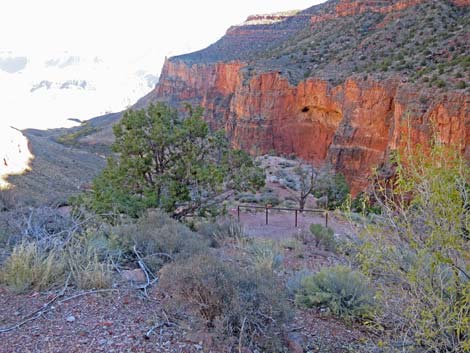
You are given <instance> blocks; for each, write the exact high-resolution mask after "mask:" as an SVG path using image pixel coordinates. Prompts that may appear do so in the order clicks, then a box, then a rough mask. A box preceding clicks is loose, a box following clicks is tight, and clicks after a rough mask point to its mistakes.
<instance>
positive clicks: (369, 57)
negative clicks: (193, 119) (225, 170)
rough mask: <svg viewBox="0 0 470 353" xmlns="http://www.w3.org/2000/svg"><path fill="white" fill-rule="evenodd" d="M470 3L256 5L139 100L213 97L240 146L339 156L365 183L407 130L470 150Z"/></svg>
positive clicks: (373, 0)
mask: <svg viewBox="0 0 470 353" xmlns="http://www.w3.org/2000/svg"><path fill="white" fill-rule="evenodd" d="M469 5H470V0H432V1H431V0H389V1H382V0H331V1H327V2H325V3H324V4H321V5H317V6H314V7H311V8H309V9H306V10H304V11H300V12H292V13H289V14H277V15H272V16H266V15H262V16H252V17H250V18H248V20H247V21H246V22H245V23H244V24H242V25H238V26H233V27H231V28H230V29H229V30H228V31H227V33H226V35H225V36H224V37H222V38H221V39H220V40H219V41H217V42H216V43H214V44H212V45H210V46H209V47H208V48H206V49H203V50H200V51H197V52H194V53H190V54H186V55H182V56H178V57H174V58H171V59H168V60H166V62H165V65H164V68H163V71H162V74H161V76H160V82H159V83H158V85H157V86H156V88H155V90H154V91H153V92H151V93H150V94H149V95H147V96H146V97H145V98H143V99H142V100H141V101H140V102H139V103H138V104H137V107H138V108H139V107H143V106H145V105H146V104H148V103H149V102H155V101H164V102H167V103H169V104H170V105H172V106H174V107H181V106H182V103H185V102H187V103H191V104H193V105H202V106H203V107H204V109H205V118H206V120H207V121H208V122H209V124H210V125H211V127H213V128H216V129H222V128H223V129H225V130H226V132H227V134H228V136H229V138H230V140H231V143H232V144H233V146H235V147H238V148H242V149H244V150H246V151H249V152H250V153H252V154H264V153H268V152H269V151H271V150H274V151H276V152H277V153H280V154H287V155H290V154H294V155H296V156H298V157H300V158H302V159H305V160H307V161H310V162H311V163H313V164H314V165H316V166H321V165H323V164H325V163H328V164H331V166H332V167H333V168H334V169H335V170H336V171H337V172H342V173H343V174H344V175H345V176H346V178H347V180H348V182H349V183H350V186H351V189H352V192H353V194H355V193H357V192H359V191H360V190H362V189H364V188H365V187H366V186H367V185H368V177H369V176H370V175H371V172H372V170H373V169H374V168H376V167H380V166H381V165H383V164H384V163H385V162H386V161H387V160H388V157H389V154H390V152H391V151H392V150H395V149H397V148H399V147H400V146H401V145H402V144H404V143H405V142H406V141H407V139H409V141H410V142H411V143H412V144H414V145H415V144H429V142H430V141H431V140H432V138H433V137H435V138H437V139H439V140H441V141H442V142H445V143H452V144H457V145H458V146H459V147H460V148H461V149H462V152H463V153H464V154H465V155H466V156H467V157H468V158H469V159H470V148H469V144H470V89H468V88H466V87H467V86H468V79H469V78H470V76H468V65H469V64H470V62H467V61H468V59H467V58H468V53H469V52H470V46H469V45H468V33H469V32H468V21H467V22H465V21H461V19H462V18H463V16H469V11H468V9H467V8H465V6H469ZM363 14H366V15H363ZM333 18H334V19H335V20H334V21H328V20H330V19H333ZM325 21H327V22H325ZM312 24H313V25H312ZM387 62H388V63H387ZM465 81H467V83H466V82H465ZM413 82H415V83H413Z"/></svg>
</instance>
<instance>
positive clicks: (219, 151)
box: [90, 103, 264, 218]
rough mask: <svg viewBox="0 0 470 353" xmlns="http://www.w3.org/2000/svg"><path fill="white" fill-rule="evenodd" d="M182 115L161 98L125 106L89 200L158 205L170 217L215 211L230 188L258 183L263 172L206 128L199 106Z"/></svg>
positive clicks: (104, 208) (110, 207)
mask: <svg viewBox="0 0 470 353" xmlns="http://www.w3.org/2000/svg"><path fill="white" fill-rule="evenodd" d="M187 111H188V114H187V116H186V117H180V116H178V113H177V111H176V110H173V109H171V108H170V107H168V106H167V105H165V104H162V103H159V104H156V105H153V104H152V105H150V106H149V107H148V108H147V109H143V110H137V111H132V110H130V111H128V112H126V113H125V114H124V117H123V119H122V120H121V121H120V122H119V123H118V124H117V125H116V126H115V127H114V134H115V136H116V141H115V143H114V144H113V151H114V152H115V153H116V154H117V155H118V158H110V159H109V160H108V165H107V167H106V168H105V170H104V171H103V172H102V173H101V174H100V175H99V176H98V177H97V178H96V179H95V180H94V182H93V189H92V197H91V199H90V206H91V208H93V209H94V210H95V211H97V212H109V211H114V212H118V213H126V214H128V215H130V216H133V217H136V216H138V215H139V214H140V213H141V212H142V211H143V210H145V209H147V208H162V209H164V210H165V211H167V212H170V213H172V214H173V215H174V217H176V218H179V217H184V216H186V215H189V214H195V213H205V212H209V211H210V212H211V213H213V212H217V208H218V207H216V206H217V205H218V204H219V203H220V202H221V201H222V200H224V199H226V198H227V197H228V196H229V195H230V194H231V193H233V192H234V191H236V190H237V191H249V190H251V191H253V190H256V189H258V188H259V187H261V186H263V185H264V174H263V172H262V170H261V169H259V168H257V167H255V166H254V164H253V161H252V158H251V157H250V156H249V155H248V154H246V153H245V152H243V151H240V150H233V149H231V148H230V146H229V143H228V141H227V139H226V137H225V134H224V133H223V132H222V131H216V132H212V131H211V130H210V129H209V126H208V124H207V123H206V122H205V121H204V120H203V118H202V113H203V111H202V109H201V108H195V109H193V108H192V107H190V106H188V107H187Z"/></svg>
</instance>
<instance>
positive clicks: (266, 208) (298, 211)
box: [237, 205, 329, 228]
mask: <svg viewBox="0 0 470 353" xmlns="http://www.w3.org/2000/svg"><path fill="white" fill-rule="evenodd" d="M242 208H246V209H258V210H259V209H262V210H265V213H266V225H268V224H269V211H270V210H273V211H294V212H295V227H296V228H297V227H298V216H299V213H303V212H310V213H322V214H324V215H325V227H328V217H329V216H328V211H327V210H320V209H318V210H311V209H305V208H304V209H303V210H301V209H300V208H287V207H268V206H252V205H238V206H237V217H238V222H240V210H241V209H242Z"/></svg>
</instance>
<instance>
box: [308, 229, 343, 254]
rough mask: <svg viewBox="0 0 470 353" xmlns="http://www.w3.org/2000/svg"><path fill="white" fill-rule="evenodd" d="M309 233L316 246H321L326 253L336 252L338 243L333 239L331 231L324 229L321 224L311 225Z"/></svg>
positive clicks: (333, 234)
mask: <svg viewBox="0 0 470 353" xmlns="http://www.w3.org/2000/svg"><path fill="white" fill-rule="evenodd" d="M310 232H311V233H312V234H313V237H314V238H315V243H316V246H321V247H323V248H324V249H325V250H327V251H336V250H337V248H338V242H337V241H336V239H335V233H334V231H333V229H331V228H326V227H324V226H322V225H321V224H311V225H310Z"/></svg>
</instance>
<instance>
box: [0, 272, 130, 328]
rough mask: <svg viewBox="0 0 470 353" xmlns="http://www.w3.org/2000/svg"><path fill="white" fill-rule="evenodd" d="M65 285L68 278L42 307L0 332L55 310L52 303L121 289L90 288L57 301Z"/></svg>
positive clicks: (61, 302)
mask: <svg viewBox="0 0 470 353" xmlns="http://www.w3.org/2000/svg"><path fill="white" fill-rule="evenodd" d="M67 286H68V279H67V281H66V285H65V286H64V288H63V289H62V290H61V291H60V292H59V293H58V294H57V295H56V296H55V297H54V298H53V299H51V300H50V301H48V302H47V303H46V304H44V305H43V307H42V308H41V309H39V310H37V311H35V312H33V313H31V314H29V315H28V316H27V318H26V319H25V320H23V321H20V322H18V323H16V324H14V325H12V326H9V327H5V328H0V334H2V333H7V332H10V331H13V330H16V329H18V328H20V327H21V326H24V325H25V324H27V323H28V322H31V321H34V320H36V319H38V318H40V317H41V316H42V315H44V314H46V313H48V312H51V311H53V310H55V306H52V304H53V303H57V304H63V303H65V302H68V301H71V300H73V299H77V298H80V297H83V296H86V295H91V294H100V293H110V292H119V291H121V289H99V290H90V291H87V292H83V293H78V294H75V295H72V296H70V297H67V298H64V299H62V300H59V301H57V299H59V298H61V297H63V296H64V294H65V290H66V289H67Z"/></svg>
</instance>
